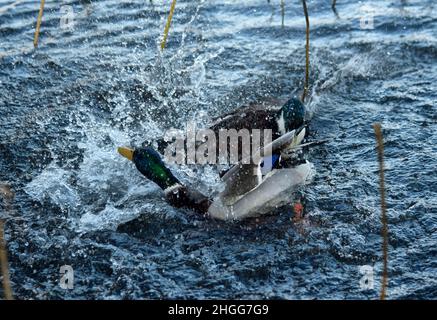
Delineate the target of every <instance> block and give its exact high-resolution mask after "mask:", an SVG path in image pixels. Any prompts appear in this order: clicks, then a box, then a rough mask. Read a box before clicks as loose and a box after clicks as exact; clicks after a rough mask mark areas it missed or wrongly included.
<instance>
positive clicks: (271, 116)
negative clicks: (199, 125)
mask: <svg viewBox="0 0 437 320" xmlns="http://www.w3.org/2000/svg"><path fill="white" fill-rule="evenodd" d="M304 119H305V106H304V105H303V103H302V102H301V101H300V100H299V99H298V98H297V97H295V96H294V97H292V98H291V99H289V100H287V101H286V102H285V103H284V104H283V105H282V106H281V107H280V108H278V107H277V106H274V105H273V104H269V103H264V104H256V103H251V104H249V105H247V106H241V107H239V108H237V109H236V110H234V111H232V112H230V113H227V114H224V115H221V116H220V117H218V118H215V119H213V122H212V123H211V124H210V125H209V126H208V127H207V128H208V129H211V130H213V131H214V133H215V135H216V137H218V136H219V131H220V130H221V129H228V130H229V129H235V130H236V131H240V130H242V129H249V130H252V129H271V130H272V139H277V138H279V137H280V136H281V135H284V134H285V133H287V132H290V131H291V130H294V129H298V128H300V127H301V126H302V125H304V122H305V120H304ZM167 145H168V143H167V142H165V141H164V140H159V141H158V150H159V152H161V153H164V152H165V148H166V147H167Z"/></svg>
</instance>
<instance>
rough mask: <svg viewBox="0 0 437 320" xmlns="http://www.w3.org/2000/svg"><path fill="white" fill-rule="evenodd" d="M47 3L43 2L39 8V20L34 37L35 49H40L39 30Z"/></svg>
mask: <svg viewBox="0 0 437 320" xmlns="http://www.w3.org/2000/svg"><path fill="white" fill-rule="evenodd" d="M45 2H46V1H45V0H41V4H40V6H39V13H38V18H37V20H36V29H35V36H34V37H33V46H34V47H35V48H36V47H38V38H39V30H40V28H41V20H42V14H43V12H44V3H45Z"/></svg>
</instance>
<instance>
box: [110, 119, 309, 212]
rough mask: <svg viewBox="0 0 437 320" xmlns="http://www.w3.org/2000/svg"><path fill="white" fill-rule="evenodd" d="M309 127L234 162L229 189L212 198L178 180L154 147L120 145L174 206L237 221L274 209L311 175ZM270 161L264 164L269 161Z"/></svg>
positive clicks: (227, 179) (226, 178)
mask: <svg viewBox="0 0 437 320" xmlns="http://www.w3.org/2000/svg"><path fill="white" fill-rule="evenodd" d="M304 136H305V127H301V128H300V129H297V130H292V131H291V132H288V133H286V134H285V135H283V136H281V137H279V138H277V139H275V140H274V141H273V142H272V143H270V144H269V145H267V146H264V147H263V148H262V149H260V150H259V154H260V155H263V157H262V158H261V157H259V158H260V160H259V161H257V162H253V161H252V162H251V163H250V164H242V163H243V162H240V163H237V164H236V165H234V166H233V167H232V168H231V169H230V170H228V172H227V173H226V174H225V175H224V176H223V177H222V180H223V183H224V184H225V188H224V190H223V191H222V192H220V193H218V194H217V195H215V196H214V197H213V198H210V197H207V196H206V195H204V194H202V193H201V192H199V191H197V190H194V189H193V188H191V187H188V186H186V185H185V184H183V183H182V182H181V181H179V180H178V179H177V178H176V177H175V176H174V175H173V173H172V172H171V171H170V169H169V168H167V166H166V165H165V163H164V162H163V161H162V159H161V156H160V154H159V153H158V152H157V151H156V150H154V149H153V148H151V147H145V148H139V149H131V148H127V147H120V148H118V152H119V153H120V154H121V155H122V156H124V157H126V158H127V159H129V160H131V161H133V162H134V164H135V166H136V167H137V169H138V170H139V171H140V172H141V173H142V174H143V175H144V176H145V177H146V178H148V179H149V180H152V181H153V182H155V183H156V184H157V185H158V186H159V187H161V189H162V190H163V191H164V194H165V196H166V198H167V201H168V202H169V203H170V204H171V205H172V206H174V207H177V208H180V207H186V208H189V209H193V210H195V211H197V212H199V213H202V214H204V215H206V216H209V217H213V218H217V219H221V220H233V219H236V220H239V219H243V218H247V217H253V216H257V215H260V214H263V213H266V212H269V211H271V210H272V209H274V208H275V207H277V206H279V205H281V204H283V203H284V202H286V201H289V196H290V195H291V192H292V191H293V190H295V189H296V188H297V187H298V186H300V185H302V184H305V183H306V182H307V181H309V179H310V177H311V172H312V170H311V164H310V163H309V162H308V161H306V160H304V159H302V158H301V157H299V156H296V155H298V152H296V150H298V149H299V148H300V147H301V146H302V145H301V142H302V140H303V139H304ZM269 162H270V165H268V166H267V165H266V163H269Z"/></svg>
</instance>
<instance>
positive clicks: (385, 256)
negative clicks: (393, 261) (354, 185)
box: [373, 123, 388, 300]
mask: <svg viewBox="0 0 437 320" xmlns="http://www.w3.org/2000/svg"><path fill="white" fill-rule="evenodd" d="M373 130H374V131H375V137H376V142H377V149H378V163H379V194H380V197H381V223H382V255H383V263H384V266H383V272H382V283H381V292H380V296H379V298H380V299H381V300H384V299H385V297H386V292H387V284H388V270H387V269H388V226H387V206H386V202H385V182H384V143H383V137H382V130H381V124H380V123H375V124H374V125H373Z"/></svg>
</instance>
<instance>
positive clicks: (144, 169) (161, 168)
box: [118, 147, 179, 190]
mask: <svg viewBox="0 0 437 320" xmlns="http://www.w3.org/2000/svg"><path fill="white" fill-rule="evenodd" d="M118 152H119V153H120V154H121V155H122V156H124V157H126V158H127V159H129V160H131V161H133V163H135V166H136V167H137V169H138V171H140V172H141V173H142V174H143V175H144V176H145V177H146V178H147V179H149V180H152V181H153V182H155V183H156V184H157V185H158V186H160V187H161V189H163V190H165V189H167V188H169V187H171V186H173V185H175V184H177V183H179V180H178V179H176V177H175V176H174V175H173V174H172V173H171V171H170V169H168V168H167V167H166V166H165V163H164V162H163V161H162V159H161V156H160V155H159V153H158V152H156V151H155V150H154V149H153V148H151V147H146V148H139V149H135V150H132V149H129V148H125V147H121V148H118Z"/></svg>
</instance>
